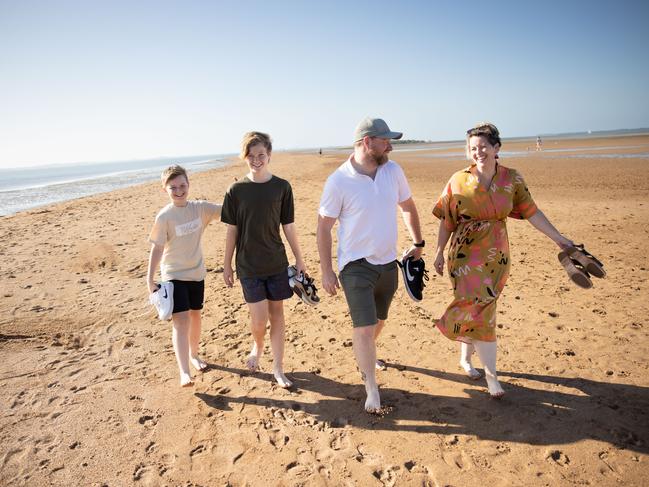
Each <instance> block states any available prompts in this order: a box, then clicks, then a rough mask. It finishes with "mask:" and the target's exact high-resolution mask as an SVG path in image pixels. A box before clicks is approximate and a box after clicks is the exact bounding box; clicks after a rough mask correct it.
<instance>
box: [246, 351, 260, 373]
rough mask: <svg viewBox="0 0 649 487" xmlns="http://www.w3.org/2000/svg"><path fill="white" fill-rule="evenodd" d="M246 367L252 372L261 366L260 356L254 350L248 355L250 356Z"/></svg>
mask: <svg viewBox="0 0 649 487" xmlns="http://www.w3.org/2000/svg"><path fill="white" fill-rule="evenodd" d="M246 368H247V369H248V370H249V371H250V372H256V371H257V369H258V368H259V357H257V355H255V354H253V353H252V352H250V355H248V358H247V360H246Z"/></svg>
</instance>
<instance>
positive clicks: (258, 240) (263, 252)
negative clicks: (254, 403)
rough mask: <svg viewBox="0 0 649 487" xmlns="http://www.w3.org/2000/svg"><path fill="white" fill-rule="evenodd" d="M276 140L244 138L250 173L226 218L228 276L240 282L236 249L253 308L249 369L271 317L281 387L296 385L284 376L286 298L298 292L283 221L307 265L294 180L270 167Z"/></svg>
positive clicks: (232, 195)
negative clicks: (297, 219)
mask: <svg viewBox="0 0 649 487" xmlns="http://www.w3.org/2000/svg"><path fill="white" fill-rule="evenodd" d="M271 152H272V144H271V140H270V137H269V136H268V135H267V134H264V133H261V132H249V133H247V134H246V135H244V138H243V141H242V143H241V155H240V157H241V159H243V160H245V161H246V164H247V166H248V169H249V172H248V174H247V175H246V176H245V177H244V178H242V180H240V181H237V182H235V183H233V184H232V185H231V186H230V188H229V189H228V191H227V193H226V195H225V199H224V201H223V210H222V213H221V221H222V222H224V223H227V224H228V227H227V230H226V237H225V252H224V263H223V280H224V281H225V284H226V285H227V286H229V287H232V286H233V285H234V272H233V270H232V256H233V254H234V251H235V248H236V252H237V256H236V269H237V276H238V277H239V281H240V282H241V288H242V291H243V296H244V299H245V300H246V303H247V304H248V310H249V311H250V329H251V332H252V338H253V345H252V349H251V351H250V354H249V355H248V359H247V361H246V366H247V367H248V369H249V370H251V371H255V370H257V368H258V367H259V359H260V358H261V355H262V353H263V351H264V337H265V335H266V323H267V322H268V321H270V342H271V349H272V352H273V375H274V376H275V380H276V381H277V383H278V384H279V385H280V386H281V387H285V388H288V387H291V386H292V385H293V384H292V383H291V381H290V380H288V379H287V378H286V375H284V364H283V362H284V302H283V300H285V299H288V298H290V297H291V296H292V295H293V291H292V290H291V288H290V286H289V284H288V272H287V266H288V259H287V257H286V250H285V248H284V244H283V243H282V239H281V237H280V234H279V227H280V225H281V226H282V230H283V231H284V235H285V237H286V240H287V242H288V243H289V245H290V246H291V250H292V251H293V255H294V256H295V267H296V268H297V271H298V272H303V273H305V274H306V266H305V265H304V259H303V258H302V252H301V251H300V246H299V244H298V241H297V231H296V229H295V224H294V222H293V191H292V190H291V185H290V184H289V183H288V182H287V181H285V180H283V179H281V178H278V177H276V176H273V175H272V174H271V172H270V170H269V168H268V165H269V164H270V155H271Z"/></svg>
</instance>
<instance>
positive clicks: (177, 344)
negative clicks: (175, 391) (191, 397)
mask: <svg viewBox="0 0 649 487" xmlns="http://www.w3.org/2000/svg"><path fill="white" fill-rule="evenodd" d="M171 319H172V321H173V331H172V334H171V342H172V343H173V346H174V352H175V354H176V362H178V369H179V371H180V385H181V386H182V387H187V386H191V385H193V384H194V381H193V380H192V376H191V374H190V373H189V327H190V318H189V311H183V312H181V313H174V314H173V315H171Z"/></svg>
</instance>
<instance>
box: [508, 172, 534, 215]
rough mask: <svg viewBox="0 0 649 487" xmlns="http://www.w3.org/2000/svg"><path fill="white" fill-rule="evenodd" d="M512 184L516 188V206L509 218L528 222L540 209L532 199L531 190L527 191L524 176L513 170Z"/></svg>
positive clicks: (514, 200) (514, 199)
mask: <svg viewBox="0 0 649 487" xmlns="http://www.w3.org/2000/svg"><path fill="white" fill-rule="evenodd" d="M512 182H513V186H514V197H513V203H514V206H513V208H512V211H511V212H510V213H509V217H511V218H516V219H518V220H527V219H528V218H530V217H531V216H532V215H534V213H536V211H537V210H538V208H537V206H536V203H534V200H533V199H532V195H531V194H530V191H529V189H527V184H525V180H524V179H523V176H521V175H520V174H519V173H518V172H517V171H514V170H512Z"/></svg>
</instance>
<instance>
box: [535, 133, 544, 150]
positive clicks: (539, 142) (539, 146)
mask: <svg viewBox="0 0 649 487" xmlns="http://www.w3.org/2000/svg"><path fill="white" fill-rule="evenodd" d="M542 145H543V142H541V137H540V136H537V137H536V150H537V151H540V150H542V147H541V146H542Z"/></svg>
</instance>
